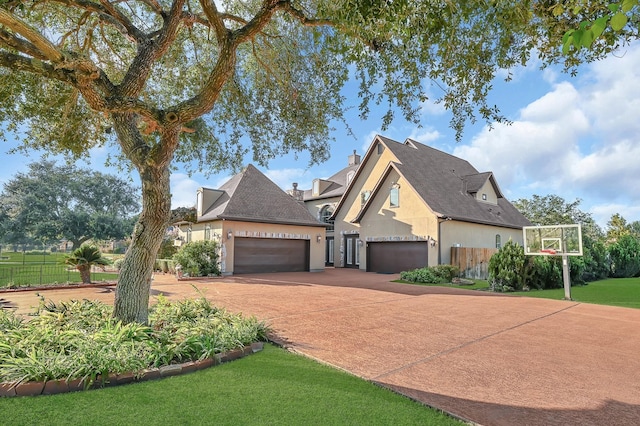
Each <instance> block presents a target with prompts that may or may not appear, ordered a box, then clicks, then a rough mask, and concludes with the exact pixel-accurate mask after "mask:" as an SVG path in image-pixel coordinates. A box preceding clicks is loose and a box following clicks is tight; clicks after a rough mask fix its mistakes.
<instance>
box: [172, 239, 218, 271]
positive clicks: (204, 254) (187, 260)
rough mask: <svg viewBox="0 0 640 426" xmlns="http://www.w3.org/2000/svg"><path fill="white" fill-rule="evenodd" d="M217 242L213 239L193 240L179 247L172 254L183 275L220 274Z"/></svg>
mask: <svg viewBox="0 0 640 426" xmlns="http://www.w3.org/2000/svg"><path fill="white" fill-rule="evenodd" d="M218 257H219V256H218V243H217V242H215V241H194V242H191V243H188V244H186V245H184V246H182V247H181V248H180V250H178V252H177V253H176V254H174V255H173V260H174V261H175V263H176V265H180V267H181V268H182V271H183V273H184V274H185V275H188V276H191V277H207V276H211V275H220V265H219V264H218Z"/></svg>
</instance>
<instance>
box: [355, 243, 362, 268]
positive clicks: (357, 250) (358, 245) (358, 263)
mask: <svg viewBox="0 0 640 426" xmlns="http://www.w3.org/2000/svg"><path fill="white" fill-rule="evenodd" d="M355 244H356V254H355V257H356V265H360V244H361V243H360V240H357V241H356V243H355Z"/></svg>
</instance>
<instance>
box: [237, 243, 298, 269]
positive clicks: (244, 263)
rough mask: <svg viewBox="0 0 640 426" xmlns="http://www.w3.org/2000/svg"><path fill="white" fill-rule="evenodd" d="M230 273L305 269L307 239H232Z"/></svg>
mask: <svg viewBox="0 0 640 426" xmlns="http://www.w3.org/2000/svg"><path fill="white" fill-rule="evenodd" d="M233 244H234V248H233V273H234V274H254V273H260V272H299V271H308V270H309V241H308V240H281V239H272V238H243V237H236V238H235V239H234V243H233Z"/></svg>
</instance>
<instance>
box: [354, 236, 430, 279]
mask: <svg viewBox="0 0 640 426" xmlns="http://www.w3.org/2000/svg"><path fill="white" fill-rule="evenodd" d="M428 253H429V243H427V242H425V241H398V242H384V243H367V271H368V272H380V273H385V274H391V273H397V272H402V271H408V270H410V269H416V268H422V267H424V266H427V256H428Z"/></svg>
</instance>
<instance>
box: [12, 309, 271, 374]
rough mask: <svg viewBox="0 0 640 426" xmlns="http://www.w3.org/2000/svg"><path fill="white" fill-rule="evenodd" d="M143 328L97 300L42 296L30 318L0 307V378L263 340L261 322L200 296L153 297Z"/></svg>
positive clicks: (111, 365)
mask: <svg viewBox="0 0 640 426" xmlns="http://www.w3.org/2000/svg"><path fill="white" fill-rule="evenodd" d="M149 319H150V322H149V326H144V325H142V324H138V323H130V324H124V323H122V321H119V320H117V319H115V318H113V308H112V307H110V306H108V305H105V304H103V303H101V302H97V301H88V300H83V301H70V302H61V303H59V304H55V303H53V302H44V300H42V301H41V303H40V306H39V308H38V311H37V312H36V313H35V314H34V316H33V317H32V318H31V319H30V321H27V322H25V321H22V320H20V319H19V318H18V317H16V316H15V315H14V314H13V312H11V311H8V310H1V311H0V382H21V381H29V380H48V379H73V378H83V379H87V380H88V381H89V382H92V381H94V380H96V378H97V377H98V375H103V376H104V375H106V374H107V373H123V372H127V371H133V372H140V371H142V370H143V369H145V368H149V367H158V366H162V365H168V364H171V363H174V362H182V361H187V360H197V359H203V358H208V357H211V356H213V355H215V354H217V353H220V352H223V351H226V350H230V349H234V348H237V347H242V346H245V345H247V344H250V343H252V342H255V341H258V340H265V338H266V332H267V327H266V326H265V324H264V323H263V322H261V321H258V320H257V319H256V318H254V317H247V318H244V317H242V316H241V315H236V314H231V313H228V312H226V311H224V310H221V309H217V308H215V307H214V306H212V305H211V304H210V303H209V302H208V301H207V300H206V299H204V298H201V299H197V300H184V301H178V302H170V301H168V300H167V299H165V298H160V299H159V301H158V303H157V304H156V305H154V306H153V307H152V309H151V311H150V316H149Z"/></svg>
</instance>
